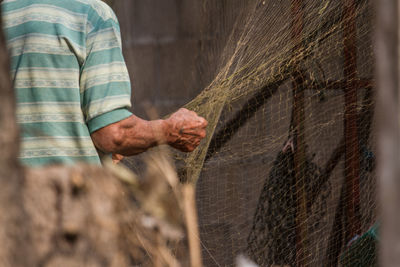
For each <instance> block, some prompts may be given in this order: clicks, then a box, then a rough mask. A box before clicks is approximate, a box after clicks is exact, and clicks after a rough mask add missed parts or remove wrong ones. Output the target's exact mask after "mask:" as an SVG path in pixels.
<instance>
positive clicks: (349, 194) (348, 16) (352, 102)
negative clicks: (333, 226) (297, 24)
mask: <svg viewBox="0 0 400 267" xmlns="http://www.w3.org/2000/svg"><path fill="white" fill-rule="evenodd" d="M342 23H343V24H342V27H343V39H344V66H343V67H344V76H345V80H346V88H345V97H344V98H345V99H344V101H345V104H344V106H345V107H344V108H345V110H344V130H345V134H344V135H345V176H346V215H347V222H348V229H346V240H347V241H349V240H351V239H352V238H353V237H354V236H355V235H356V234H360V228H361V224H360V218H359V208H360V157H359V144H358V142H359V140H358V129H357V83H356V81H357V46H356V41H357V36H356V35H357V31H356V5H355V0H343V20H342Z"/></svg>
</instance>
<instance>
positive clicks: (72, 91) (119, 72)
mask: <svg viewBox="0 0 400 267" xmlns="http://www.w3.org/2000/svg"><path fill="white" fill-rule="evenodd" d="M1 7H2V16H3V29H4V32H5V35H6V39H7V44H8V48H9V53H10V57H11V78H12V79H13V83H14V87H15V94H16V99H17V111H16V112H17V114H16V115H17V122H18V125H19V127H20V131H21V153H20V159H21V161H22V163H23V164H25V165H29V166H40V165H44V164H55V163H64V164H68V163H74V162H78V161H79V162H82V161H83V162H89V163H100V160H99V156H98V153H97V151H96V148H95V146H94V144H93V142H92V139H91V138H90V134H91V133H93V132H94V131H96V130H98V129H100V128H102V127H104V126H107V125H109V124H112V123H115V122H118V121H120V120H123V119H125V118H127V117H129V116H130V115H131V113H130V112H129V111H128V110H127V108H129V107H130V106H131V102H130V94H131V87H130V81H129V75H128V72H127V69H126V65H125V61H124V58H123V56H122V49H121V37H120V29H119V24H118V21H117V18H116V17H115V14H114V13H113V11H112V10H111V8H110V7H108V6H107V5H106V4H104V3H103V2H101V1H100V0H5V1H3V2H2V4H1Z"/></svg>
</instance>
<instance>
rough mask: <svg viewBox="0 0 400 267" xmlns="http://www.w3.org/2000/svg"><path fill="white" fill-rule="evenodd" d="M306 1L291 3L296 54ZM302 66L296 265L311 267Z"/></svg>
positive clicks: (296, 93) (297, 100) (297, 83)
mask: <svg viewBox="0 0 400 267" xmlns="http://www.w3.org/2000/svg"><path fill="white" fill-rule="evenodd" d="M302 5H303V1H302V0H292V3H291V12H292V40H293V43H294V48H293V49H294V53H296V50H298V49H299V48H300V47H301V46H302V45H303V44H302V39H303V36H302V34H303V10H302ZM299 63H300V62H296V63H295V71H294V72H293V83H292V84H293V123H294V141H295V152H294V169H295V176H296V201H297V212H296V262H297V266H308V264H307V259H308V256H309V255H308V254H309V253H308V250H307V240H308V233H307V223H306V221H307V195H306V189H305V181H304V180H305V162H306V151H305V150H306V149H305V140H304V139H305V136H304V132H305V129H304V123H305V114H304V77H303V75H302V71H301V67H300V64H299Z"/></svg>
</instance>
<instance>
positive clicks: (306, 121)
mask: <svg viewBox="0 0 400 267" xmlns="http://www.w3.org/2000/svg"><path fill="white" fill-rule="evenodd" d="M180 2H181V1H180ZM182 3H183V2H181V4H182ZM201 3H202V4H199V8H198V10H197V12H199V13H200V15H199V17H200V18H203V19H202V20H201V19H200V21H201V25H200V28H201V29H202V32H203V33H204V35H205V36H204V38H203V43H200V44H199V45H200V50H201V51H202V54H201V59H199V60H200V61H202V62H201V64H200V63H199V65H201V66H198V70H199V71H200V72H201V73H207V74H208V75H210V77H214V78H213V80H212V82H211V83H210V84H209V86H208V87H207V88H205V89H204V90H203V91H202V92H201V93H200V94H199V95H198V96H197V97H196V98H195V99H194V100H193V101H191V102H190V103H189V104H188V105H187V106H186V107H187V108H189V109H192V110H195V111H196V112H198V113H199V114H200V115H202V116H204V117H205V118H206V119H207V120H208V121H209V127H208V136H207V138H206V139H205V140H204V141H203V142H202V144H201V146H200V147H199V149H197V150H196V151H195V152H194V153H191V154H190V155H186V154H176V155H175V156H176V159H177V166H178V170H179V175H180V177H181V179H182V180H183V181H185V182H191V183H195V184H196V185H197V201H198V209H199V224H200V235H201V236H200V237H201V244H202V247H203V256H204V261H205V265H206V266H232V265H234V262H235V258H236V257H237V255H239V254H244V255H246V256H247V257H248V258H250V259H251V260H253V261H254V262H256V263H257V264H259V265H260V266H337V265H339V264H340V265H341V266H367V265H374V264H375V263H376V259H375V250H374V246H373V244H371V242H372V243H373V242H374V240H373V238H372V239H371V240H370V239H368V240H370V242H366V240H367V239H363V236H362V235H363V233H365V232H367V231H368V229H370V227H371V226H372V225H374V224H375V222H376V210H377V202H376V192H375V185H376V182H375V142H374V137H375V134H374V123H373V119H372V118H373V114H374V96H375V91H374V90H375V87H374V78H373V76H374V75H373V74H374V61H373V51H372V32H373V14H374V12H373V6H372V3H371V1H370V0H279V1H278V0H204V1H202V2H201ZM204 40H205V41H204ZM213 40H218V41H215V42H214V41H213ZM204 62H206V63H204ZM203 63H204V64H203ZM359 236H361V237H359ZM368 240H367V241H368ZM351 241H352V242H351ZM356 245H357V246H356ZM371 247H372V249H371ZM357 255H362V256H361V258H362V263H361V259H360V256H357ZM354 264H355V265H354ZM357 264H358V265H357ZM360 264H361V265H360Z"/></svg>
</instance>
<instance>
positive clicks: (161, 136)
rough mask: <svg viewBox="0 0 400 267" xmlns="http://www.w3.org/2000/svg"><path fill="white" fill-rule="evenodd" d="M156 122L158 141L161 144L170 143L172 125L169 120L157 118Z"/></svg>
mask: <svg viewBox="0 0 400 267" xmlns="http://www.w3.org/2000/svg"><path fill="white" fill-rule="evenodd" d="M155 123H156V124H157V126H156V130H155V132H154V134H155V137H156V140H157V143H158V144H160V145H163V144H169V142H170V140H169V139H170V138H169V132H170V128H171V127H170V125H169V122H168V121H167V120H156V121H155Z"/></svg>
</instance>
